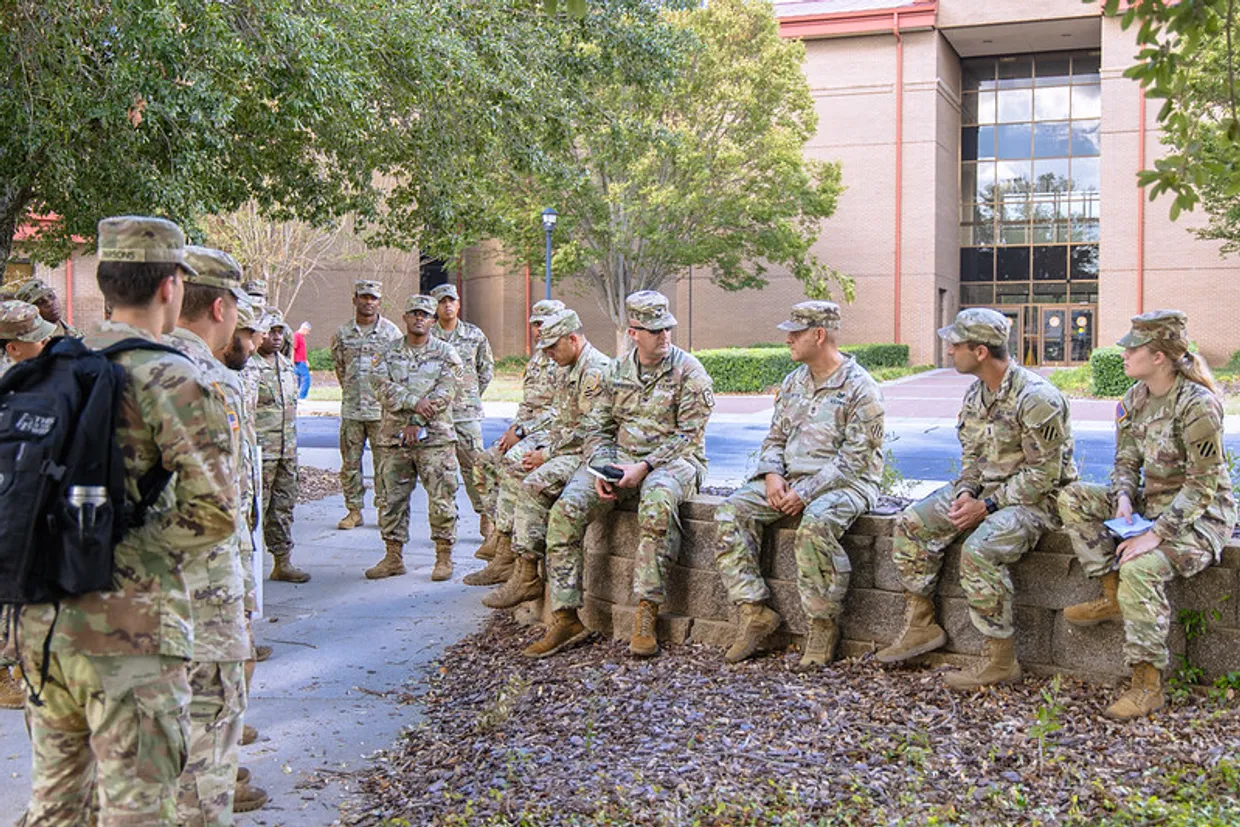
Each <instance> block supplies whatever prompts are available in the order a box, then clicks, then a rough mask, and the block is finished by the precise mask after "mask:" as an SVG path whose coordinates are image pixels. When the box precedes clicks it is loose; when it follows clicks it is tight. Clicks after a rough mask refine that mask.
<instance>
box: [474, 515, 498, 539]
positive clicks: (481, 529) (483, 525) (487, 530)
mask: <svg viewBox="0 0 1240 827" xmlns="http://www.w3.org/2000/svg"><path fill="white" fill-rule="evenodd" d="M493 531H495V522H494V521H493V520H492V519H491V516H490V515H489V514H479V515H478V533H479V534H481V535H482V536H483V537H484V538H486V537H490V536H491V532H493Z"/></svg>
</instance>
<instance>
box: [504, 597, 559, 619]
mask: <svg viewBox="0 0 1240 827" xmlns="http://www.w3.org/2000/svg"><path fill="white" fill-rule="evenodd" d="M512 619H513V620H515V621H516V622H517V624H518V625H520V626H546V625H547V624H548V623H550V622H551V601H550V600H546V599H544V598H542V597H540V598H538V599H537V600H527V601H525V602H524V603H521V604H518V605H517V606H515V607H513V609H512Z"/></svg>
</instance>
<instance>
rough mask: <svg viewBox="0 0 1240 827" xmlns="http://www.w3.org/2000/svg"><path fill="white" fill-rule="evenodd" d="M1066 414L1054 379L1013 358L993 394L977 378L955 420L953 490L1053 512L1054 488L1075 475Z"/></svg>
mask: <svg viewBox="0 0 1240 827" xmlns="http://www.w3.org/2000/svg"><path fill="white" fill-rule="evenodd" d="M1070 416H1071V412H1070V410H1069V408H1068V400H1066V399H1065V398H1064V396H1063V394H1061V393H1060V392H1059V391H1058V390H1057V389H1056V388H1055V386H1054V385H1052V384H1051V383H1050V382H1047V381H1046V380H1045V379H1043V378H1042V377H1041V376H1038V375H1037V374H1036V373H1033V372H1032V371H1028V370H1025V369H1024V368H1022V367H1020V366H1019V365H1017V364H1016V363H1014V362H1013V363H1010V364H1009V365H1008V369H1007V372H1006V373H1004V375H1003V381H1002V383H1000V385H999V389H998V391H996V392H995V393H994V394H991V393H990V391H989V390H988V389H987V388H986V384H985V383H984V382H982V381H981V380H980V379H979V380H977V381H976V382H974V383H973V384H972V385H970V386H969V389H968V390H967V391H966V392H965V395H964V401H963V402H962V403H961V406H960V417H959V419H958V421H957V423H956V433H957V436H958V437H959V439H960V449H961V458H960V465H961V471H960V477H959V479H957V480H956V482H955V484H954V485H953V486H952V487H953V490H954V491H955V493H956V494H957V495H959V494H960V493H961V492H962V491H968V492H970V493H972V494H973V496H975V497H982V498H985V497H990V498H993V499H994V501H995V504H996V505H997V506H998V507H999V508H1003V507H1005V506H1009V505H1025V506H1030V507H1032V508H1038V509H1042V510H1043V511H1047V512H1049V513H1051V514H1054V513H1055V503H1054V499H1053V498H1054V496H1055V493H1056V492H1057V491H1058V490H1059V489H1060V488H1061V487H1063V486H1064V485H1066V484H1067V483H1069V482H1072V481H1073V480H1075V479H1076V466H1075V465H1074V464H1073V462H1072V425H1071V420H1070Z"/></svg>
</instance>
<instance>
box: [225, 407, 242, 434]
mask: <svg viewBox="0 0 1240 827" xmlns="http://www.w3.org/2000/svg"><path fill="white" fill-rule="evenodd" d="M228 427H230V428H232V429H233V430H234V431H239V430H241V420H239V419H238V418H237V412H236V411H234V410H232V409H231V408H230V409H229V410H228Z"/></svg>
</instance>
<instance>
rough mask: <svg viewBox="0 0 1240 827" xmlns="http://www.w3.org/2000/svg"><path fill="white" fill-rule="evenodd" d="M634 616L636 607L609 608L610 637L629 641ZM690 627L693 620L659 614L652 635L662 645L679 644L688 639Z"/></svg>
mask: <svg viewBox="0 0 1240 827" xmlns="http://www.w3.org/2000/svg"><path fill="white" fill-rule="evenodd" d="M636 614H637V607H636V606H618V605H616V606H612V607H611V635H612V637H613V638H614V639H616V640H629V639H631V638H632V637H633V618H634V617H635V616H636ZM692 626H693V618H690V617H685V616H684V615H678V614H664V613H662V612H660V613H659V618H658V620H657V621H655V624H654V634H655V637H657V638H658V639H659V640H660V641H661V642H663V643H674V644H681V643H684V642H685V641H687V640H688V639H689V629H690V628H691V627H692Z"/></svg>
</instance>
